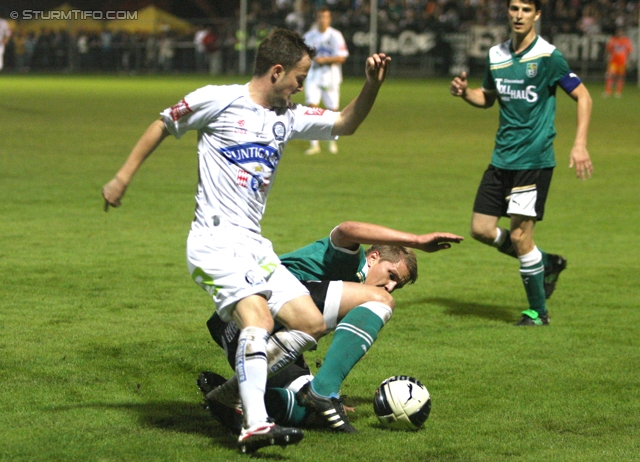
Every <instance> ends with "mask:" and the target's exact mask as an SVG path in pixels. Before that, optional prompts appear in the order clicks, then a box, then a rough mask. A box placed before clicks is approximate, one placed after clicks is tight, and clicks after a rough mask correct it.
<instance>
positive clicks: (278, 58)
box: [253, 27, 316, 77]
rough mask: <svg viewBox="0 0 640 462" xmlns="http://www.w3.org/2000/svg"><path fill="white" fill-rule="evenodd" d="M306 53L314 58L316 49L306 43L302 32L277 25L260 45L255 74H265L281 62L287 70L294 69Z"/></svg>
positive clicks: (254, 69)
mask: <svg viewBox="0 0 640 462" xmlns="http://www.w3.org/2000/svg"><path fill="white" fill-rule="evenodd" d="M306 55H308V56H309V58H311V59H313V58H314V57H315V56H316V50H315V49H313V48H311V47H310V46H308V45H307V44H306V43H304V39H303V38H302V37H301V36H300V34H298V33H297V32H294V31H292V30H289V29H282V28H280V27H276V28H275V29H273V30H272V31H271V33H270V34H269V35H268V36H267V37H266V38H265V39H264V40H263V41H262V43H260V46H259V47H258V52H257V53H256V61H255V63H254V66H253V75H254V76H256V77H260V76H263V75H264V74H266V73H267V72H269V69H271V67H272V66H275V65H276V64H281V65H282V67H284V70H285V72H286V71H288V70H290V69H293V68H294V67H295V66H296V65H297V64H298V62H299V61H300V60H301V59H302V58H304V57H305V56H306Z"/></svg>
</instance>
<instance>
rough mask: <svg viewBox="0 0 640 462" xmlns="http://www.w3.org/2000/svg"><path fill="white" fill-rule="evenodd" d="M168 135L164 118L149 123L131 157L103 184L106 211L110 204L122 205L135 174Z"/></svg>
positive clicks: (113, 205) (112, 205)
mask: <svg viewBox="0 0 640 462" xmlns="http://www.w3.org/2000/svg"><path fill="white" fill-rule="evenodd" d="M167 135H169V132H168V131H167V129H166V127H165V126H164V122H163V121H162V119H158V120H156V121H155V122H153V123H152V124H151V125H149V128H147V130H146V131H145V132H144V134H143V135H142V136H141V137H140V139H139V140H138V142H137V143H136V145H135V146H134V147H133V149H132V150H131V153H130V154H129V157H128V158H127V160H126V161H125V163H124V165H123V166H122V167H121V168H120V170H118V173H116V176H114V177H113V179H112V180H111V181H109V182H108V183H107V184H105V185H104V186H103V188H102V197H104V211H105V212H107V211H109V206H111V207H119V206H120V205H121V199H122V196H124V193H125V191H126V190H127V186H129V183H131V179H132V178H133V175H134V174H135V173H136V171H137V170H138V168H140V165H142V163H143V162H144V160H145V159H146V158H147V157H149V155H150V154H151V153H152V152H153V151H154V150H155V149H156V148H157V147H158V146H159V145H160V143H162V140H164V139H165V138H166V137H167Z"/></svg>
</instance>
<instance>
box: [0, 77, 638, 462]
mask: <svg viewBox="0 0 640 462" xmlns="http://www.w3.org/2000/svg"><path fill="white" fill-rule="evenodd" d="M235 81H236V82H240V83H243V82H244V81H245V79H243V78H240V79H236V80H235ZM209 82H210V80H209V79H208V78H204V77H184V76H172V77H117V76H109V77H92V76H89V77H74V76H67V77H61V76H8V75H5V76H0V123H1V130H2V135H1V136H0V185H1V187H0V216H1V220H0V238H1V242H0V281H1V282H0V304H1V309H0V396H1V398H0V411H1V412H0V429H1V431H0V459H1V460H11V461H19V460H25V461H26V460H29V461H45V460H46V461H49V460H64V461H88V460H91V461H131V460H136V461H137V460H140V461H164V460H166V461H175V460H184V461H191V460H194V461H201V460H212V461H222V460H225V461H226V460H246V458H247V457H248V456H242V455H240V454H239V453H238V451H237V449H236V444H235V440H234V439H233V438H230V437H228V436H227V435H226V434H225V433H224V432H223V430H222V428H221V427H220V426H219V425H218V424H217V423H216V422H214V421H213V420H212V419H210V417H209V416H208V415H207V414H206V413H205V411H204V410H202V409H201V407H200V401H201V400H200V396H199V392H198V390H197V388H196V385H195V380H196V377H197V376H198V373H199V372H200V371H201V370H204V369H212V370H216V371H218V372H220V373H222V374H224V375H228V374H229V372H230V369H229V367H228V366H227V364H226V362H225V360H224V359H223V354H222V353H221V351H220V350H218V348H217V347H216V346H215V345H214V344H213V343H212V341H211V340H210V338H209V336H208V332H207V330H206V327H205V321H206V320H207V318H208V317H209V315H210V314H211V312H212V310H213V306H212V302H211V300H210V299H209V298H208V297H207V295H206V293H205V292H204V291H202V290H201V289H200V288H198V287H197V286H196V285H195V284H194V283H193V282H192V281H191V279H190V277H189V274H188V272H187V269H186V263H185V255H184V254H185V240H186V236H187V232H188V229H189V225H190V221H191V219H192V213H193V207H194V200H193V195H194V192H195V185H196V180H197V177H196V163H197V160H196V155H195V146H196V136H195V133H190V134H188V135H186V136H185V137H184V138H183V139H182V140H180V141H177V140H175V139H173V138H169V139H167V140H165V142H164V143H163V145H162V146H161V147H160V148H159V149H158V150H157V151H156V152H155V153H154V154H153V155H152V156H151V157H150V158H149V159H148V160H147V162H146V163H145V165H143V167H142V169H141V170H140V171H139V172H138V175H137V176H136V177H135V178H134V181H133V183H132V184H131V186H130V188H129V190H128V191H127V194H126V196H125V198H124V201H123V206H122V207H121V208H119V209H117V210H113V209H112V210H111V211H109V213H105V212H104V211H103V210H102V199H101V196H100V190H101V187H102V185H103V184H104V183H105V182H107V181H108V180H109V179H110V178H111V177H112V176H113V174H114V173H115V172H116V171H117V169H118V168H119V167H120V165H121V164H122V162H123V161H124V159H125V158H126V156H127V155H128V153H129V151H130V149H131V147H132V146H133V145H134V143H135V142H136V141H137V139H138V137H139V136H140V135H141V134H142V132H143V131H144V130H145V128H146V127H147V126H148V124H149V123H151V122H152V121H153V120H154V119H155V118H156V117H157V114H158V112H159V111H161V110H162V109H164V108H165V107H168V106H170V105H172V104H174V103H175V102H177V101H178V100H179V99H180V98H182V97H183V96H184V95H185V94H186V93H188V92H189V91H191V90H194V89H196V88H198V87H200V86H202V85H204V84H207V83H209ZM229 82H230V80H220V81H219V83H229ZM361 83H362V80H359V79H353V80H347V81H346V82H345V84H344V86H343V95H342V96H343V102H344V103H346V102H348V101H350V100H351V99H352V98H353V97H354V96H355V95H356V94H357V92H358V91H359V89H360V86H361ZM472 83H473V84H475V85H477V84H479V82H478V81H475V82H472ZM589 88H590V90H591V94H592V96H593V99H594V110H593V119H592V123H591V131H590V140H589V150H590V153H591V156H592V159H593V162H594V165H595V172H594V176H593V178H592V179H591V180H588V181H584V182H583V181H579V180H576V179H575V176H574V170H570V169H569V168H568V156H569V151H570V148H571V145H572V142H573V134H574V132H575V104H574V103H573V102H572V101H571V100H570V99H569V98H568V97H567V96H566V95H564V94H560V95H559V97H558V100H559V102H558V106H559V108H558V117H557V127H558V132H559V135H558V138H557V140H556V143H555V144H556V154H557V159H558V167H557V168H556V172H555V176H554V180H553V184H552V189H551V194H550V199H549V200H548V202H547V212H546V216H545V220H544V221H543V222H541V223H540V224H539V225H538V227H537V230H536V241H537V243H538V245H539V246H540V247H541V248H543V249H545V250H547V251H549V252H553V253H561V254H563V255H565V256H566V257H567V258H568V260H569V265H568V269H567V271H566V272H565V273H563V274H562V277H561V278H560V282H559V286H558V290H557V291H556V293H555V294H554V296H553V297H552V298H551V299H550V301H549V303H548V307H549V311H550V313H551V323H552V325H551V326H550V327H548V328H517V327H513V326H512V323H513V322H514V321H516V320H517V319H518V318H519V313H520V311H521V310H523V309H524V308H526V306H525V298H524V291H523V288H522V282H521V280H520V277H519V275H518V263H517V262H516V260H512V259H509V258H507V257H505V256H503V255H502V254H499V253H498V252H497V251H495V250H493V249H490V248H488V247H486V246H483V245H481V244H479V243H477V242H474V241H473V240H472V239H471V238H470V237H469V233H468V226H469V221H470V216H471V206H472V202H473V197H474V194H475V190H476V188H477V185H478V182H479V180H480V176H481V174H482V172H483V170H484V168H485V167H486V165H487V164H488V162H489V159H490V153H491V149H492V144H493V137H494V133H495V129H496V127H497V123H498V111H497V108H493V109H491V110H488V111H483V110H479V109H474V108H472V107H470V106H468V105H466V104H464V103H463V102H462V101H460V100H458V99H454V98H453V97H451V96H450V95H449V92H448V80H400V79H394V78H393V77H392V76H391V77H390V78H389V80H388V82H387V83H386V84H385V85H384V87H383V88H382V90H381V92H380V95H379V98H378V101H377V103H376V106H375V107H374V109H373V112H372V113H371V115H370V117H369V118H368V119H367V121H366V122H365V123H364V125H363V126H362V127H361V128H360V129H359V131H358V132H357V133H356V135H355V136H352V137H345V138H343V139H341V140H340V141H339V147H340V153H339V155H337V156H333V155H331V154H328V152H327V150H326V145H324V147H325V151H324V152H323V154H322V155H319V156H313V157H308V156H304V155H302V152H303V151H304V150H305V149H306V148H307V143H306V142H301V141H293V142H291V143H290V144H289V146H288V148H287V152H286V155H285V156H284V158H283V161H282V163H281V166H280V172H279V174H278V178H277V181H276V183H275V186H274V189H273V191H272V195H271V197H270V200H269V204H268V207H267V212H266V216H265V218H264V220H263V233H264V235H265V236H267V237H268V238H270V239H271V240H272V241H273V243H274V246H275V249H276V250H277V251H278V252H286V251H290V250H293V249H295V248H297V247H299V246H302V245H305V244H307V243H309V242H311V241H313V240H315V239H317V238H321V237H323V236H326V235H327V233H328V232H329V231H330V230H331V229H332V228H333V227H334V226H335V225H337V224H338V223H340V222H341V221H344V220H360V221H370V222H376V223H379V224H382V225H386V226H390V227H394V228H399V229H402V230H406V231H410V232H415V233H427V232H432V231H449V232H454V233H459V234H462V235H464V236H465V237H466V238H467V239H466V240H465V241H464V242H463V243H462V244H460V245H458V246H455V247H454V248H453V249H451V250H448V251H444V252H440V253H437V254H429V255H427V254H421V255H419V263H420V278H419V280H418V282H417V283H416V285H415V286H411V287H407V288H406V289H404V290H402V291H399V292H398V293H397V294H396V301H397V310H396V313H395V315H394V317H393V319H392V321H391V322H390V323H389V324H388V325H387V326H386V327H385V329H384V330H383V331H382V332H381V334H380V337H379V339H378V342H377V343H376V344H375V346H374V347H373V349H372V350H371V351H370V352H369V354H368V355H367V356H366V357H365V358H364V359H363V360H362V361H361V362H360V363H359V364H358V365H357V366H356V368H355V369H354V370H353V372H352V373H351V375H350V376H349V377H348V379H347V381H346V382H345V384H344V387H343V394H345V395H347V399H346V403H347V404H348V405H351V406H355V407H356V413H355V414H352V417H351V420H352V423H353V424H354V425H355V426H356V427H357V428H358V429H359V433H358V434H357V435H335V434H331V433H327V432H322V431H308V432H307V433H306V436H305V439H304V440H303V441H302V443H300V444H299V445H298V446H295V447H291V448H287V449H286V450H284V451H283V450H282V449H280V448H277V447H276V448H266V449H263V450H261V451H260V452H258V453H257V455H256V456H255V457H257V458H258V459H264V460H282V461H287V460H289V461H354V460H378V461H387V460H389V461H391V460H404V461H501V460H508V461H540V460H553V461H581V462H584V461H602V460H616V461H618V460H638V459H639V458H640V442H639V441H640V440H639V439H638V434H640V420H639V419H638V416H639V415H640V396H639V394H638V387H639V385H640V375H639V373H638V371H639V370H640V349H639V342H640V340H639V338H640V337H639V327H638V326H640V313H639V311H638V306H639V305H640V298H639V297H638V288H637V283H638V273H639V272H640V271H639V270H640V264H639V263H638V255H639V252H638V237H639V231H638V229H639V227H640V222H639V221H638V220H639V218H638V212H639V199H638V198H639V197H640V188H639V186H638V185H639V182H638V168H637V167H638V155H639V154H640V151H639V146H640V130H639V129H638V127H639V126H640V116H639V113H638V110H637V108H638V107H640V92H639V91H638V89H637V88H635V87H634V86H632V85H628V86H627V88H626V89H625V92H624V97H623V98H622V99H619V100H618V99H602V98H601V97H600V94H601V92H602V85H601V84H591V85H589ZM300 96H301V95H297V96H296V100H297V101H301V100H302V98H301V97H300ZM328 344H329V338H326V339H324V340H323V341H322V342H321V344H320V347H319V348H318V350H317V351H316V352H311V353H310V354H308V355H307V358H308V361H309V363H310V364H312V369H314V370H315V366H314V365H315V361H316V359H318V360H320V359H322V357H323V354H324V352H325V351H326V348H327V346H328ZM396 374H408V375H413V376H415V377H417V378H419V379H421V380H422V381H423V382H424V383H425V384H426V385H427V387H428V388H429V390H430V392H431V394H432V398H433V411H432V413H431V416H430V418H429V420H428V421H427V423H426V425H425V427H424V428H423V429H422V430H421V431H419V432H415V433H406V432H393V431H389V430H385V429H383V428H381V427H380V426H379V425H378V423H377V420H376V417H375V415H374V414H373V409H372V405H371V403H372V397H373V393H374V391H375V389H376V387H377V385H378V384H379V383H380V381H382V380H383V379H385V378H387V377H389V376H392V375H396Z"/></svg>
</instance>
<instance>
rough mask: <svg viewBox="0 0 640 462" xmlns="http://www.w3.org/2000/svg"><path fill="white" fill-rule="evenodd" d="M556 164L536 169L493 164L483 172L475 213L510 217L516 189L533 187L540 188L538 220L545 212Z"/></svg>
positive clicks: (537, 208) (537, 207)
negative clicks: (511, 199)
mask: <svg viewBox="0 0 640 462" xmlns="http://www.w3.org/2000/svg"><path fill="white" fill-rule="evenodd" d="M552 176H553V167H550V168H542V169H536V170H503V169H501V168H497V167H494V166H493V165H489V167H487V170H485V172H484V175H483V176H482V181H481V182H480V186H479V187H478V192H477V193H476V199H475V202H474V204H473V211H474V212H475V213H482V214H484V215H490V216H493V217H507V216H509V214H508V213H507V209H508V207H509V198H510V197H511V195H512V193H513V191H514V189H518V188H523V187H527V186H529V187H532V188H533V189H535V191H536V202H535V214H536V218H537V220H538V221H541V220H542V217H543V216H544V206H545V203H546V202H547V195H548V194H549V187H550V186H551V177H552Z"/></svg>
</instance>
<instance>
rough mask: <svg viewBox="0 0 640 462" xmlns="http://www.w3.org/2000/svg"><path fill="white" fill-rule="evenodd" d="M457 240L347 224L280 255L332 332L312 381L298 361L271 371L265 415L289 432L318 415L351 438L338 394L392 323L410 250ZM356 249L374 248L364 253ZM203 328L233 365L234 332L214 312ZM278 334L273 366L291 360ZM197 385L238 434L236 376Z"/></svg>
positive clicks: (412, 264) (211, 376)
mask: <svg viewBox="0 0 640 462" xmlns="http://www.w3.org/2000/svg"><path fill="white" fill-rule="evenodd" d="M462 240H463V238H462V237H461V236H457V235H454V234H450V233H432V234H423V235H415V234H410V233H405V232H402V231H396V230H393V229H390V228H386V227H383V226H379V225H374V224H370V223H359V222H344V223H342V224H340V225H339V226H337V227H336V228H334V230H333V231H332V232H331V233H330V235H329V236H328V237H326V238H324V239H320V240H318V241H316V242H314V243H312V244H310V245H308V246H306V247H303V248H301V249H298V250H296V251H293V252H291V253H288V254H285V255H282V256H281V257H280V260H281V261H282V263H283V264H284V265H285V266H286V267H287V268H288V269H289V271H291V272H292V273H293V274H294V275H295V276H296V278H298V279H299V280H300V281H302V282H303V284H304V285H305V286H306V287H307V288H308V289H309V292H310V293H311V296H312V298H313V300H314V302H315V304H316V306H317V307H318V310H319V311H320V312H321V313H322V315H323V317H324V320H325V324H326V326H327V331H326V333H329V332H332V331H335V334H334V336H333V341H332V343H331V346H330V347H329V350H328V351H327V354H326V356H325V358H324V361H323V364H322V367H321V368H320V369H319V371H318V373H317V375H316V376H315V377H313V376H312V375H311V372H310V370H309V367H308V366H307V365H306V363H305V362H304V358H302V357H300V358H299V359H298V360H297V361H296V362H295V364H293V365H290V366H289V367H287V368H286V369H284V370H282V371H275V370H274V371H273V372H274V375H273V376H272V377H271V378H270V379H269V381H268V383H267V391H266V394H265V401H266V406H267V412H268V413H269V416H270V417H272V418H273V419H274V420H275V421H276V422H277V423H278V424H280V425H293V426H300V425H308V423H309V422H310V418H311V417H312V416H316V417H317V418H319V421H320V423H322V424H323V425H324V426H327V427H328V428H330V429H331V430H334V431H338V432H347V433H353V432H356V430H355V428H354V427H353V426H352V425H351V424H350V423H349V420H348V418H347V416H346V413H345V411H344V406H343V405H342V401H341V399H340V388H341V386H342V382H343V381H344V380H345V378H346V377H347V375H348V374H349V372H350V371H351V369H352V368H353V367H354V366H355V365H356V363H357V362H358V361H359V360H360V359H361V358H362V357H363V356H364V355H365V353H366V352H367V351H368V350H369V349H370V348H371V346H372V344H373V342H374V341H375V340H376V338H377V336H378V332H379V331H380V330H381V329H382V327H384V325H385V323H386V322H387V321H388V320H389V319H390V318H391V315H392V313H393V310H394V308H395V302H394V299H393V297H392V296H391V293H392V292H393V291H394V290H396V289H401V288H402V287H404V286H405V285H407V284H412V283H414V282H415V281H416V279H417V277H418V266H417V259H416V255H415V253H414V252H413V251H412V250H411V248H414V249H419V250H422V251H425V252H436V251H438V250H442V249H448V248H450V247H451V243H459V242H461V241H462ZM361 244H372V246H371V247H370V248H369V249H368V250H366V251H365V250H364V249H363V248H362V246H361ZM207 325H208V327H209V331H210V332H211V335H212V337H213V339H214V340H215V341H216V343H218V345H220V346H221V347H222V348H224V349H225V352H226V354H227V359H228V361H229V364H230V365H231V367H234V364H235V362H234V357H235V354H236V350H237V345H238V328H237V326H235V324H234V323H224V322H222V320H221V319H220V317H219V316H218V315H217V314H214V315H213V316H212V317H211V319H210V320H209V322H208V323H207ZM281 332H283V331H281ZM278 335H279V332H276V333H275V334H274V335H273V336H272V339H271V340H270V344H269V348H268V349H267V351H268V355H273V356H272V357H269V363H270V364H272V363H273V364H277V363H278V358H279V357H280V356H286V355H287V354H288V353H287V347H286V344H285V343H284V342H280V341H279V338H278ZM270 369H272V368H270ZM198 385H199V386H200V389H201V390H202V392H203V393H204V395H205V403H206V405H207V407H208V408H209V410H210V411H211V412H212V414H213V416H214V418H216V419H217V420H218V421H220V422H221V423H222V424H223V425H224V426H225V427H226V428H228V429H230V430H231V431H233V432H235V433H237V432H238V431H240V423H241V421H242V417H241V415H242V414H241V410H240V409H239V407H238V406H237V403H238V398H237V380H236V379H235V376H234V377H233V378H231V379H230V380H229V381H227V382H224V378H222V377H221V376H220V375H218V374H215V373H212V372H203V373H202V374H201V375H200V377H199V379H198Z"/></svg>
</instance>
